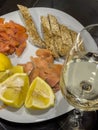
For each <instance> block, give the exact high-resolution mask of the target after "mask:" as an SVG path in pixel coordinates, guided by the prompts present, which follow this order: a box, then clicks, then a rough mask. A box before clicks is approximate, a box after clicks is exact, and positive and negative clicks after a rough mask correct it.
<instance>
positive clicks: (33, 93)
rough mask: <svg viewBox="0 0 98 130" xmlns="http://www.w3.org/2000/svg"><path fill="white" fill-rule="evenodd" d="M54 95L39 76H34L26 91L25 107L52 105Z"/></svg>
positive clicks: (42, 107)
mask: <svg viewBox="0 0 98 130" xmlns="http://www.w3.org/2000/svg"><path fill="white" fill-rule="evenodd" d="M54 103H55V95H54V93H53V91H52V89H51V87H50V86H49V85H48V84H47V83H46V82H45V81H44V80H42V79H41V78H40V77H36V78H35V79H34V80H33V82H32V84H31V85H30V88H29V90H28V92H27V96H26V100H25V107H26V108H31V109H46V108H50V107H52V106H54Z"/></svg>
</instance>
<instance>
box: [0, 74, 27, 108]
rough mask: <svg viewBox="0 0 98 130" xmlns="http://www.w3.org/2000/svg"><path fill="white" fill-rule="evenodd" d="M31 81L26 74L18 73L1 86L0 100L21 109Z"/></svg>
mask: <svg viewBox="0 0 98 130" xmlns="http://www.w3.org/2000/svg"><path fill="white" fill-rule="evenodd" d="M28 88H29V79H28V76H27V74H25V73H16V74H14V75H12V76H10V77H9V78H7V79H6V80H5V81H3V82H2V83H1V84H0V100H1V101H3V102H4V103H5V104H7V105H8V106H11V107H15V108H20V107H21V106H22V105H23V103H24V101H25V98H26V94H27V91H28Z"/></svg>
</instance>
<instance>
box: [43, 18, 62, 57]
mask: <svg viewBox="0 0 98 130" xmlns="http://www.w3.org/2000/svg"><path fill="white" fill-rule="evenodd" d="M41 27H42V32H43V38H44V41H45V46H46V48H47V49H49V50H51V52H52V53H53V55H54V57H55V58H57V57H59V55H58V53H57V51H56V49H55V46H54V38H53V34H52V32H51V28H50V24H49V20H48V17H47V16H41Z"/></svg>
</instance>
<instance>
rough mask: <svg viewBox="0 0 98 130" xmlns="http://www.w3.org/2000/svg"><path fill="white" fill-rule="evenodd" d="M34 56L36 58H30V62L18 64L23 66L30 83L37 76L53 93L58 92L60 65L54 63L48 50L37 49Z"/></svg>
mask: <svg viewBox="0 0 98 130" xmlns="http://www.w3.org/2000/svg"><path fill="white" fill-rule="evenodd" d="M36 55H37V56H36V57H33V56H31V57H30V59H31V61H30V62H27V63H26V64H20V65H23V66H24V70H25V72H26V73H27V74H28V76H29V79H30V83H32V82H33V80H34V79H35V78H36V77H38V76H39V77H40V78H42V79H43V80H45V81H46V82H47V83H48V84H49V85H50V86H51V88H52V89H53V91H54V92H57V91H58V90H60V87H59V81H60V73H61V69H62V64H55V63H54V57H53V55H52V52H51V51H50V50H47V49H38V50H37V51H36Z"/></svg>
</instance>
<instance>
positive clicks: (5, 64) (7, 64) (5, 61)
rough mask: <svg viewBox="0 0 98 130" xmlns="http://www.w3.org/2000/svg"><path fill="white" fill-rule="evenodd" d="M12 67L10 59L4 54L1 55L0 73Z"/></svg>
mask: <svg viewBox="0 0 98 130" xmlns="http://www.w3.org/2000/svg"><path fill="white" fill-rule="evenodd" d="M11 67H12V63H11V60H10V58H8V57H7V56H6V55H4V54H3V53H0V71H4V70H6V69H9V68H11Z"/></svg>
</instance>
